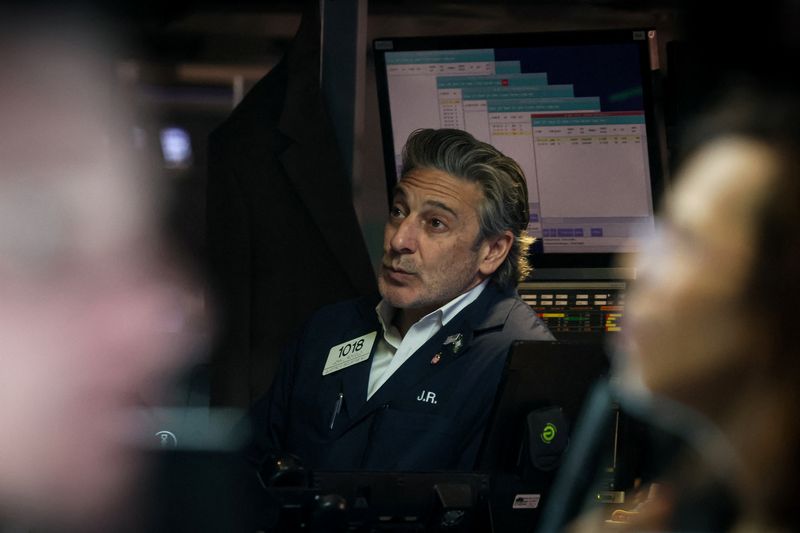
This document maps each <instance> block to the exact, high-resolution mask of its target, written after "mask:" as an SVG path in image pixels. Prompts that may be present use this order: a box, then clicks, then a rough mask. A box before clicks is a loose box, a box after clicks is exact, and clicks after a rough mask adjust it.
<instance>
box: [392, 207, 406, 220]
mask: <svg viewBox="0 0 800 533" xmlns="http://www.w3.org/2000/svg"><path fill="white" fill-rule="evenodd" d="M389 216H390V217H392V218H400V217H402V216H403V210H402V209H400V208H399V207H397V206H394V207H392V208H391V209H389Z"/></svg>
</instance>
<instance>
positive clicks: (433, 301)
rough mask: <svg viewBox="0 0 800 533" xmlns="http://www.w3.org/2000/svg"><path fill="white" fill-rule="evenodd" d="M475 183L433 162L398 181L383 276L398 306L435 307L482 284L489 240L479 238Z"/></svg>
mask: <svg viewBox="0 0 800 533" xmlns="http://www.w3.org/2000/svg"><path fill="white" fill-rule="evenodd" d="M482 200H483V191H482V190H481V188H480V186H479V185H478V184H476V183H473V182H469V181H466V180H462V179H459V178H456V177H454V176H451V175H449V174H447V173H445V172H442V171H439V170H434V169H430V168H423V169H414V170H412V171H410V172H409V173H408V174H406V175H405V176H403V178H402V179H401V180H400V183H399V184H398V185H397V188H396V189H395V193H394V199H393V202H392V208H391V210H390V212H389V220H388V222H387V223H386V229H385V231H384V237H383V260H382V263H381V268H380V274H379V276H378V288H379V289H380V292H381V295H382V296H383V297H384V298H385V299H386V300H387V301H388V302H389V303H390V304H391V305H393V306H394V307H396V308H399V309H414V310H416V311H418V312H419V314H420V315H424V314H426V313H427V312H430V311H433V310H435V309H437V308H438V307H440V306H442V305H444V304H445V303H447V302H449V301H450V300H452V299H453V298H455V297H456V296H458V295H460V294H463V293H464V292H466V291H468V290H469V289H471V288H472V287H475V286H476V285H478V284H479V283H480V282H481V281H482V280H483V279H484V278H485V277H486V274H485V273H482V272H481V261H482V257H483V256H484V255H485V253H486V249H487V246H486V244H485V243H481V244H480V245H479V246H477V247H476V246H475V243H476V240H477V238H478V229H479V222H478V206H479V205H480V202H481V201H482Z"/></svg>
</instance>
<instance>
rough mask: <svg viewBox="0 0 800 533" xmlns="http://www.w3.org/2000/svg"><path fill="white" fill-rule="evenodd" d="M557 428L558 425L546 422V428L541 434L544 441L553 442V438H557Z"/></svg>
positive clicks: (546, 442)
mask: <svg viewBox="0 0 800 533" xmlns="http://www.w3.org/2000/svg"><path fill="white" fill-rule="evenodd" d="M556 433H557V429H556V426H555V425H554V424H552V423H550V422H548V423H547V424H545V426H544V429H543V430H542V434H541V435H539V436H540V437H541V438H542V442H544V443H545V444H550V443H551V442H553V439H555V438H556Z"/></svg>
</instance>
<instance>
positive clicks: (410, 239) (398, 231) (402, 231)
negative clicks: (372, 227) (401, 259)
mask: <svg viewBox="0 0 800 533" xmlns="http://www.w3.org/2000/svg"><path fill="white" fill-rule="evenodd" d="M387 227H388V230H389V231H388V234H387V239H388V243H389V247H390V248H391V250H392V251H393V252H395V253H400V254H413V253H414V252H416V251H417V242H418V241H417V237H418V228H417V224H416V223H415V222H414V219H413V218H412V217H406V218H404V219H403V220H401V221H399V222H398V223H395V224H392V223H391V222H390V223H389V224H388V226H387Z"/></svg>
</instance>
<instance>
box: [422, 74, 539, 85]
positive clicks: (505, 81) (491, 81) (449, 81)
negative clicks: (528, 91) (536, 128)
mask: <svg viewBox="0 0 800 533" xmlns="http://www.w3.org/2000/svg"><path fill="white" fill-rule="evenodd" d="M531 85H547V73H546V72H530V73H525V74H504V75H502V76H498V75H491V76H438V77H437V78H436V88H437V89H463V88H464V87H529V86H531Z"/></svg>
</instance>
